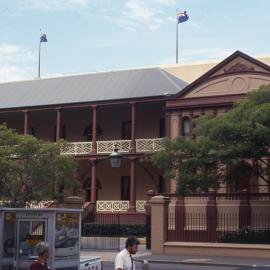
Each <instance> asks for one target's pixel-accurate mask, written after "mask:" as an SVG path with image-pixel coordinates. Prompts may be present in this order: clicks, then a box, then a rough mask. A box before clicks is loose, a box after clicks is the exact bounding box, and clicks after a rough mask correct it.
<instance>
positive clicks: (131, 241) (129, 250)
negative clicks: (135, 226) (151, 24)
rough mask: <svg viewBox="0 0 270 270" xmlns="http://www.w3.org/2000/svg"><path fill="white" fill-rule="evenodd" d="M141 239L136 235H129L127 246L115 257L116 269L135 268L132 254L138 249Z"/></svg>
mask: <svg viewBox="0 0 270 270" xmlns="http://www.w3.org/2000/svg"><path fill="white" fill-rule="evenodd" d="M139 244H140V242H139V240H138V239H137V238H136V237H135V236H129V237H128V238H127V240H126V248H125V249H123V250H122V251H120V252H119V253H118V254H117V255H116V257H115V270H135V263H134V261H133V258H132V255H133V254H136V253H137V251H138V245H139Z"/></svg>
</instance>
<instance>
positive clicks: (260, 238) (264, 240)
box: [221, 228, 270, 244]
mask: <svg viewBox="0 0 270 270" xmlns="http://www.w3.org/2000/svg"><path fill="white" fill-rule="evenodd" d="M221 242H223V243H249V244H269V243H270V230H268V231H256V230H253V229H250V228H243V229H240V230H239V231H236V232H227V233H225V234H224V235H223V236H222V237H221Z"/></svg>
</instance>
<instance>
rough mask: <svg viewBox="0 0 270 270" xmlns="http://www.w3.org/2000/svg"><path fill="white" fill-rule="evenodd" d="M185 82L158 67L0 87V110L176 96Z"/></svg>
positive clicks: (39, 80) (25, 82)
mask: <svg viewBox="0 0 270 270" xmlns="http://www.w3.org/2000/svg"><path fill="white" fill-rule="evenodd" d="M186 85H187V83H186V82H185V81H182V80H180V79H179V78H177V77H175V76H173V75H171V74H169V73H167V72H166V71H164V70H161V69H160V68H149V69H137V70H122V71H112V72H103V73H92V74H85V75H74V76H66V77H57V78H48V79H36V80H31V81H21V82H11V83H2V84H0V96H1V99H0V109H5V108H18V107H33V106H42V105H54V104H67V103H80V102H94V101H106V100H116V99H127V98H140V97H152V96H153V97H154V96H161V95H164V94H176V93H178V92H179V91H181V90H182V89H183V88H184V87H185V86H186Z"/></svg>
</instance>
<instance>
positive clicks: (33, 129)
mask: <svg viewBox="0 0 270 270" xmlns="http://www.w3.org/2000/svg"><path fill="white" fill-rule="evenodd" d="M35 133H36V132H35V127H28V131H27V134H29V135H32V136H35Z"/></svg>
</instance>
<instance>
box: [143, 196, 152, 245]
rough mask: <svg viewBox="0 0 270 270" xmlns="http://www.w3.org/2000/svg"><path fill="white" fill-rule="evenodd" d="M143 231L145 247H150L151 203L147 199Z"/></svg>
mask: <svg viewBox="0 0 270 270" xmlns="http://www.w3.org/2000/svg"><path fill="white" fill-rule="evenodd" d="M144 208H145V233H146V249H151V205H150V204H149V201H147V202H146V204H145V206H144Z"/></svg>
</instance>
